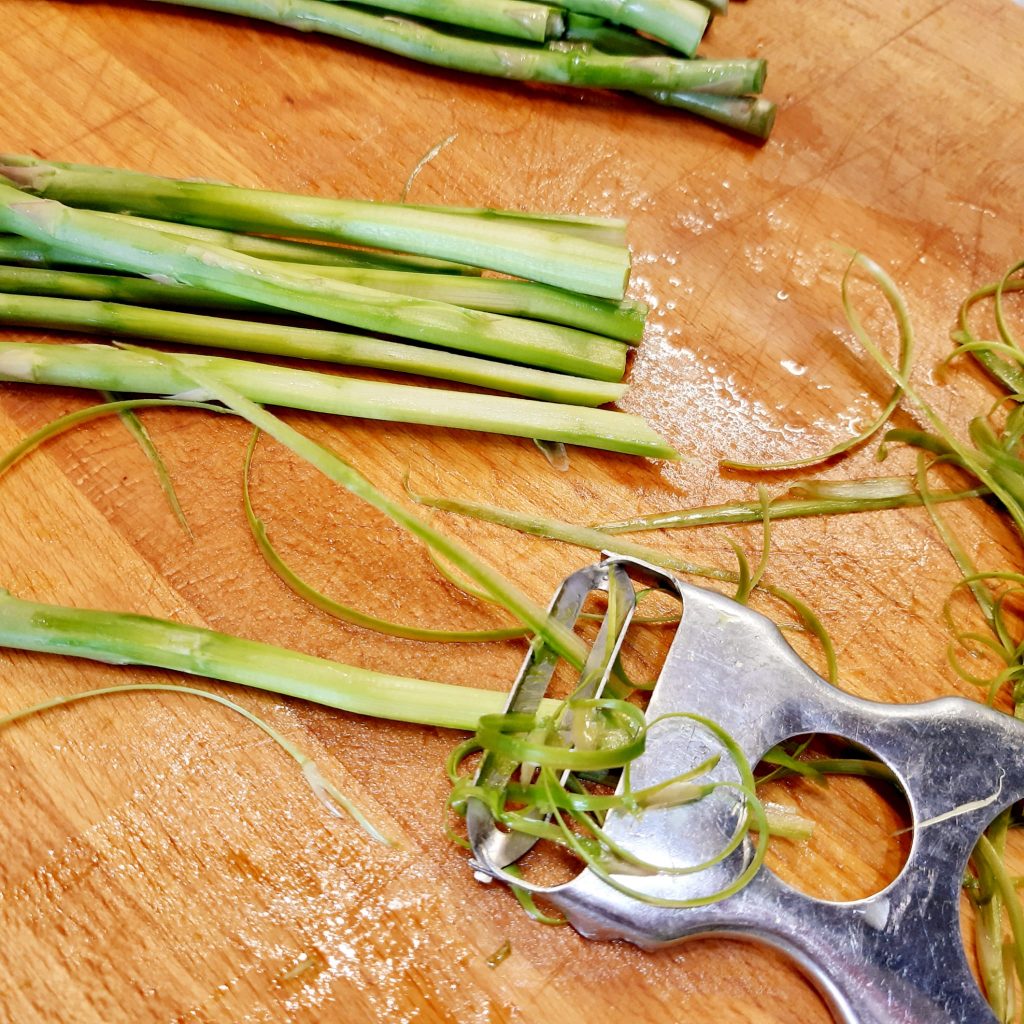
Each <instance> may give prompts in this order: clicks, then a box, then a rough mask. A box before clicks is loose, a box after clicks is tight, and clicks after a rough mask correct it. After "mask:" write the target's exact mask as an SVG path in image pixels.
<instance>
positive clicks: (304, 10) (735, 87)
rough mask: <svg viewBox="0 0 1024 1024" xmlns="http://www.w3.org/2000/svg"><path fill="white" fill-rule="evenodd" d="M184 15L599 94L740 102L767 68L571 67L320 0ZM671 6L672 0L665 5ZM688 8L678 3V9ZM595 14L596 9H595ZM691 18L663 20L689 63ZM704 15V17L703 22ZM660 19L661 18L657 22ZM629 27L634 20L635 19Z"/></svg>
mask: <svg viewBox="0 0 1024 1024" xmlns="http://www.w3.org/2000/svg"><path fill="white" fill-rule="evenodd" d="M160 2H163V3H172V4H176V5H177V6H179V7H197V8H200V9H202V10H208V11H219V12H221V13H223V14H241V15H244V16H246V17H250V18H258V19H259V20H261V21H269V22H272V23H273V24H276V25H283V26H284V27H285V28H291V29H297V30H299V31H305V32H322V33H324V34H325V35H330V36H335V37H337V38H340V39H348V40H351V41H354V42H359V43H363V44H364V45H368V46H375V47H377V48H378V49H381V50H386V51H387V52H388V53H394V54H397V55H399V56H402V57H408V58H411V59H412V60H419V61H422V62H424V63H426V64H434V65H437V66H439V67H445V68H452V69H454V70H457V71H467V72H471V73H473V74H478V75H491V76H494V77H497V78H510V79H515V80H518V81H534V82H548V83H550V84H553V85H571V86H574V87H578V88H598V89H643V88H651V89H658V88H667V89H675V88H678V89H700V90H710V91H712V92H722V93H725V94H727V95H740V94H743V93H749V92H759V91H760V88H761V84H762V82H763V80H764V68H763V62H761V61H752V60H732V61H729V60H716V61H711V60H702V61H687V60H676V59H673V58H670V57H651V58H641V59H640V60H623V59H621V58H617V57H610V56H606V55H604V54H597V53H595V54H592V55H590V56H589V57H588V58H587V59H586V60H583V61H581V60H573V59H567V56H566V55H560V54H558V53H557V52H551V51H547V50H543V49H539V48H535V47H531V46H527V45H515V44H511V43H509V44H506V43H502V42H499V41H495V40H486V41H485V40H478V39H473V38H469V37H467V36H463V35H454V34H448V33H446V32H440V31H438V30H437V29H435V28H432V27H431V26H429V25H427V24H424V23H422V22H417V21H412V20H406V19H404V18H397V17H394V16H391V17H386V18H385V17H380V16H378V15H376V14H372V13H367V12H363V11H359V10H354V9H349V8H344V9H343V8H340V7H339V6H338V5H337V4H331V3H324V2H322V0H160ZM666 2H667V0H666ZM685 2H686V0H676V3H678V4H679V5H680V6H682V4H684V3H685ZM591 6H598V4H596V3H594V4H592V5H591ZM600 6H602V7H612V8H615V9H616V10H617V12H618V13H619V16H620V17H621V18H623V19H624V18H625V17H630V15H629V14H628V12H627V11H628V9H627V6H626V5H624V4H621V3H619V2H618V0H611V2H610V3H607V4H604V3H602V4H600ZM654 6H655V4H654V3H644V2H643V0H640V2H638V3H632V4H629V5H628V7H629V8H636V9H639V10H642V11H643V12H644V17H645V19H647V20H653V19H651V18H650V17H649V16H650V15H652V14H654V13H655V12H654ZM693 6H694V7H695V8H697V10H696V11H695V12H694V13H693V14H692V16H690V17H684V18H683V19H682V20H681V21H680V22H674V20H673V19H672V17H671V15H667V16H665V17H660V16H658V20H659V24H660V25H661V26H662V30H663V31H665V32H667V33H668V34H670V35H671V36H672V39H673V40H674V42H673V45H674V46H675V47H676V48H677V49H679V50H680V51H681V52H682V53H684V54H686V55H687V56H691V55H692V54H693V52H694V50H695V49H696V47H697V44H698V43H699V42H700V38H701V36H702V35H703V32H704V28H705V26H706V24H707V17H708V13H707V11H706V9H703V10H702V9H701V7H700V5H699V4H694V5H693ZM702 15H703V16H702ZM656 16H657V15H656ZM630 20H634V19H633V18H632V17H631V18H630Z"/></svg>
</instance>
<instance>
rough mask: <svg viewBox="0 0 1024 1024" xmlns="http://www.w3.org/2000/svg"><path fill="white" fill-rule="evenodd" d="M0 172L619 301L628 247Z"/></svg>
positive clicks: (187, 187) (103, 198)
mask: <svg viewBox="0 0 1024 1024" xmlns="http://www.w3.org/2000/svg"><path fill="white" fill-rule="evenodd" d="M297 2H303V3H305V2H318V3H319V2H321V0H297ZM321 6H326V7H328V8H331V5H329V4H322V3H321ZM353 13H359V12H353ZM701 63H707V62H701ZM0 175H2V176H4V177H6V178H7V179H9V180H10V181H13V182H14V183H15V184H16V185H17V186H18V187H19V188H21V189H23V190H24V191H27V192H31V193H33V194H35V195H40V196H44V197H46V198H52V199H58V200H61V201H64V202H68V203H70V204H72V205H75V206H85V207H89V208H91V209H101V210H111V211H114V212H121V213H132V214H136V215H140V216H143V217H156V218H158V219H160V220H171V221H178V222H184V223H189V224H198V225H201V226H204V227H212V228H220V229H226V230H229V231H241V232H256V233H259V234H271V235H286V236H290V237H296V238H311V239H318V240H321V241H328V242H346V243H349V244H352V245H366V246H371V247H374V248H379V249H395V250H398V251H401V252H412V253H416V254H419V255H426V256H432V257H437V258H441V259H447V260H455V261H456V262H458V263H465V264H469V265H471V266H478V267H484V268H486V269H488V270H496V271H500V272H501V273H505V274H512V275H514V276H515V277H524V278H528V279H530V280H534V281H540V282H542V283H545V284H551V285H555V286H556V287H559V288H568V289H570V290H571V291H579V292H585V293H586V294H588V295H597V296H599V297H601V298H610V299H616V300H618V299H621V298H622V297H623V295H624V292H625V286H626V281H627V280H628V277H629V253H628V252H627V251H626V250H625V249H623V248H622V247H621V246H618V245H607V244H605V243H603V242H597V241H592V240H590V239H588V238H583V237H580V236H579V235H577V234H574V233H568V232H558V231H555V230H551V229H549V228H548V227H546V226H545V227H538V226H535V225H534V224H533V223H532V222H530V221H529V220H528V219H527V220H523V219H520V218H516V217H511V218H497V219H496V218H493V217H489V216H484V217H480V218H478V217H473V216H467V215H465V214H460V213H455V214H446V213H439V212H436V211H432V210H421V209H416V208H415V207H407V206H403V205H401V204H387V203H369V202H361V201H356V200H346V199H326V198H323V197H320V196H296V195H288V194H287V193H282V192H266V191H261V190H258V189H245V188H239V187H236V186H233V185H214V184H206V183H203V182H194V181H179V180H176V179H174V178H160V177H156V176H153V175H147V174H139V173H137V172H134V171H119V170H113V169H109V168H97V167H88V166H83V165H73V164H54V163H48V162H46V161H41V160H36V159H35V158H34V157H19V156H10V155H4V156H0Z"/></svg>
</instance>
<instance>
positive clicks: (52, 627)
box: [0, 590, 558, 730]
mask: <svg viewBox="0 0 1024 1024" xmlns="http://www.w3.org/2000/svg"><path fill="white" fill-rule="evenodd" d="M0 646H3V647H12V648H17V649H19V650H25V651H39V652H42V653H45V654H62V655H67V656H71V657H76V658H89V659H91V660H93V661H102V662H107V663H110V664H114V665H148V666H152V667H154V668H163V669H171V670H172V671H175V672H185V673H187V674H188V675H193V676H205V677H206V678H207V679H219V680H222V681H223V682H227V683H238V684H240V685H242V686H254V687H256V688H257V689H260V690H269V691H271V692H272V693H280V694H283V695H285V696H289V697H299V698H301V699H302V700H310V701H315V702H316V703H318V704H323V705H325V706H326V707H330V708H339V709H341V710H343V711H351V712H355V713H356V714H361V715H373V716H374V717H376V718H390V719H393V720H395V721H399V722H415V723H418V724H421V725H435V726H439V727H441V728H446V729H470V730H472V729H475V728H476V726H477V722H478V721H479V719H480V717H481V716H482V715H487V714H497V713H499V712H500V711H501V710H502V707H503V706H504V703H505V699H506V696H507V695H506V694H503V693H501V692H497V691H492V690H478V689H475V688H473V687H469V686H454V685H451V684H447V683H438V682H433V681H430V680H426V679H410V678H406V677H403V676H394V675H386V674H384V673H381V672H373V671H370V670H369V669H363V668H355V667H353V666H351V665H343V664H341V663H339V662H336V661H328V660H327V659H326V658H315V657H312V656H311V655H308V654H302V653H300V652H298V651H290V650H287V649H285V648H283V647H274V646H272V645H270V644H264V643H258V642H257V641H254V640H245V639H242V638H241V637H234V636H228V635H227V634H225V633H216V632H214V631H213V630H209V629H201V628H199V627H198V626H186V625H182V624H179V623H176V622H167V621H163V620H161V619H153V618H148V617H145V616H142V615H124V614H119V613H116V612H103V611H92V610H86V609H77V608H63V607H60V606H59V605H49V604H38V603H36V602H33V601H23V600H20V599H19V598H16V597H14V596H12V595H11V594H9V593H8V592H7V591H5V590H0ZM546 703H547V708H546V711H547V713H549V714H550V713H552V712H553V711H554V710H555V709H556V708H557V706H558V705H557V702H556V701H549V702H546Z"/></svg>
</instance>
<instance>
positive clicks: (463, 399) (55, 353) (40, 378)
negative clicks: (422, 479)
mask: <svg viewBox="0 0 1024 1024" xmlns="http://www.w3.org/2000/svg"><path fill="white" fill-rule="evenodd" d="M201 372H209V373H210V374H216V375H217V376H218V378H220V377H221V376H223V377H225V378H226V379H230V380H232V381H233V382H234V387H235V389H236V390H237V391H238V392H239V393H240V394H242V395H244V396H245V397H246V398H248V399H249V400H250V401H254V402H259V403H264V404H268V405H279V406H284V407H287V408H292V409H304V410H306V411H309V412H323V413H329V414H332V415H337V416H356V417H360V418H364V419H371V420H388V421H392V422H397V423H422V424H431V425H434V426H447V427H455V428H457V429H463V430H481V431H484V432H487V433H500V434H509V435H512V436H516V437H531V438H532V437H540V438H543V439H544V440H548V441H566V442H569V443H570V444H582V445H586V446H588V447H593V448H603V449H605V450H608V451H618V452H623V453H626V454H634V455H648V456H650V457H652V458H667V459H671V458H677V457H678V453H677V452H676V451H675V450H674V449H673V448H670V447H669V446H668V445H667V444H666V443H665V442H664V441H663V440H662V439H661V438H660V437H658V435H657V434H655V433H654V432H653V431H652V430H651V429H650V427H648V426H647V424H646V423H645V422H644V421H643V420H642V419H640V417H638V416H631V415H628V414H626V413H618V412H613V411H610V410H606V409H588V408H584V407H579V406H569V405H559V404H556V403H551V402H535V401H532V400H529V399H525V398H506V397H504V396H499V395H494V396H491V397H489V398H488V399H487V400H486V401H481V400H480V397H479V396H478V395H473V394H470V393H464V392H454V391H444V392H439V391H437V390H436V389H433V388H424V387H414V386H412V385H408V384H388V383H378V382H376V381H364V380H354V379H351V378H346V377H338V376H334V375H331V374H326V373H316V372H314V371H311V370H292V369H288V368H285V367H279V366H270V365H266V364H262V363H253V362H249V361H247V360H240V359H224V358H222V357H219V356H198V355H191V354H188V355H186V354H183V355H181V356H180V357H179V358H178V359H177V361H174V362H171V361H168V360H167V359H164V358H163V357H161V356H160V355H159V354H158V353H155V352H154V353H147V352H143V351H139V350H136V351H127V350H124V349H118V348H109V347H106V346H102V345H52V344H34V343H30V342H0V380H7V381H16V382H20V383H29V384H31V383H36V384H55V385H58V386H63V387H77V388H95V389H97V390H100V391H125V392H131V393H140V394H151V395H169V396H173V395H184V394H189V393H190V392H192V391H193V389H194V384H193V383H192V380H191V377H192V376H193V375H195V374H198V373H201Z"/></svg>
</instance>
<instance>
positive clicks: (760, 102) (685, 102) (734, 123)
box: [640, 90, 778, 139]
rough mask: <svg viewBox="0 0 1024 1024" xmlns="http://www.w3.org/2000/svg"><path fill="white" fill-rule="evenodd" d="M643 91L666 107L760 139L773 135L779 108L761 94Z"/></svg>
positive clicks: (643, 93)
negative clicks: (724, 94)
mask: <svg viewBox="0 0 1024 1024" xmlns="http://www.w3.org/2000/svg"><path fill="white" fill-rule="evenodd" d="M640 95H641V96H643V97H644V98H645V99H648V100H653V101H654V102H655V103H660V104H662V105H663V106H666V107H675V108H676V109H677V110H685V111H687V112H688V113H690V114H699V115H700V116H701V117H703V118H706V119H707V120H708V121H714V122H716V123H717V124H721V125H725V126H726V127H727V128H732V129H733V130H734V131H738V132H745V133H746V134H747V135H753V136H756V137H757V138H759V139H767V138H768V136H769V135H771V131H772V127H773V126H774V124H775V115H776V113H777V112H778V111H777V108H776V106H775V104H774V103H773V102H772V101H771V100H767V99H765V98H764V97H762V96H712V95H710V94H709V93H699V92H680V91H666V90H659V91H654V92H641V93H640Z"/></svg>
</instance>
